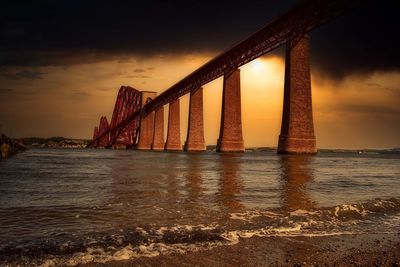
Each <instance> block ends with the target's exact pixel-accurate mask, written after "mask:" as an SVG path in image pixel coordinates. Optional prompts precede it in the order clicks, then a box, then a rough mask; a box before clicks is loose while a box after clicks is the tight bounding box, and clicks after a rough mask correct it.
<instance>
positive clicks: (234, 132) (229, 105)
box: [217, 69, 244, 152]
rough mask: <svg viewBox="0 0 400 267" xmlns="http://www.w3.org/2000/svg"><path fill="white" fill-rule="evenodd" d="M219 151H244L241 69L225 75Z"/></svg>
mask: <svg viewBox="0 0 400 267" xmlns="http://www.w3.org/2000/svg"><path fill="white" fill-rule="evenodd" d="M217 151H218V152H243V151H244V144H243V136H242V113H241V99H240V70H239V69H237V70H235V71H234V72H233V73H231V74H229V75H225V76H224V87H223V95H222V112H221V128H220V134H219V139H218V142H217Z"/></svg>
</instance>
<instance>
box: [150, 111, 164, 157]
mask: <svg viewBox="0 0 400 267" xmlns="http://www.w3.org/2000/svg"><path fill="white" fill-rule="evenodd" d="M151 149H152V150H158V151H160V150H164V106H162V107H161V108H159V109H157V110H156V114H155V118H154V136H153V143H152V145H151Z"/></svg>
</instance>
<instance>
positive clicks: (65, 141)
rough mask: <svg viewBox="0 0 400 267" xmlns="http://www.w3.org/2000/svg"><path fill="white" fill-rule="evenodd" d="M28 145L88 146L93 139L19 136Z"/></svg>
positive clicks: (51, 146)
mask: <svg viewBox="0 0 400 267" xmlns="http://www.w3.org/2000/svg"><path fill="white" fill-rule="evenodd" d="M18 140H21V141H22V142H23V143H24V145H26V146H27V147H50V148H86V146H87V145H88V144H89V142H90V141H91V140H87V139H73V138H65V137H59V136H57V137H50V138H41V137H25V138H19V139H18Z"/></svg>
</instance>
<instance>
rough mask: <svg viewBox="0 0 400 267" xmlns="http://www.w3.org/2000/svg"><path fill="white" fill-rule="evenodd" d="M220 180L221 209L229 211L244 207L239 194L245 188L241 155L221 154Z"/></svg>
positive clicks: (219, 196)
mask: <svg viewBox="0 0 400 267" xmlns="http://www.w3.org/2000/svg"><path fill="white" fill-rule="evenodd" d="M219 162H220V164H221V168H220V170H219V171H220V180H219V184H218V200H219V203H220V205H221V209H223V210H224V211H226V212H227V213H231V212H237V211H238V210H240V209H243V208H244V206H243V204H242V203H241V201H240V199H239V196H240V194H241V191H242V190H243V182H242V180H241V177H240V175H239V172H240V156H239V155H236V154H220V161H219Z"/></svg>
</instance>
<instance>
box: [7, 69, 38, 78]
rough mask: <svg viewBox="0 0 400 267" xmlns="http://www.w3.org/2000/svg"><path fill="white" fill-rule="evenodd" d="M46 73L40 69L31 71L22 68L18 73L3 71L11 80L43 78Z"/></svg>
mask: <svg viewBox="0 0 400 267" xmlns="http://www.w3.org/2000/svg"><path fill="white" fill-rule="evenodd" d="M44 74H46V73H42V72H40V71H29V70H21V71H18V72H16V73H3V74H1V76H3V77H5V78H6V79H9V80H21V79H28V80H41V79H43V75H44Z"/></svg>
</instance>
